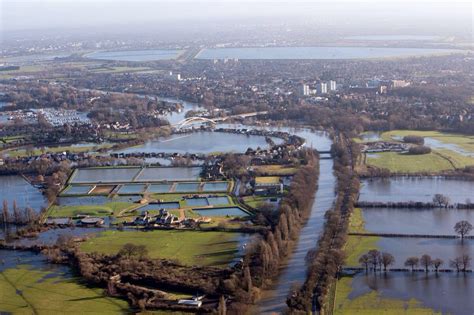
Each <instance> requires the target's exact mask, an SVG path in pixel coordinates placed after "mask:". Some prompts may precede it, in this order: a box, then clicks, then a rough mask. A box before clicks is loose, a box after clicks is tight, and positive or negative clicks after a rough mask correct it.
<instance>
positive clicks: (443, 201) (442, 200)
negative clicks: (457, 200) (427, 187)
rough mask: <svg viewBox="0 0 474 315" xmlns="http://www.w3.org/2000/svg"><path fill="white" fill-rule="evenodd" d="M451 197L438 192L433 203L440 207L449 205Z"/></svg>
mask: <svg viewBox="0 0 474 315" xmlns="http://www.w3.org/2000/svg"><path fill="white" fill-rule="evenodd" d="M449 202H450V200H449V197H448V196H445V195H443V194H436V195H434V197H433V203H435V204H436V205H438V207H447V206H448V205H449Z"/></svg>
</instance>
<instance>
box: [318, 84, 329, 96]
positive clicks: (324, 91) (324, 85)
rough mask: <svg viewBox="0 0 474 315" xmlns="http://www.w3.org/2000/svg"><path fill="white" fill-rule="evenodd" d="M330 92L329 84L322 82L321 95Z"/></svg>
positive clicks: (320, 86) (320, 85)
mask: <svg viewBox="0 0 474 315" xmlns="http://www.w3.org/2000/svg"><path fill="white" fill-rule="evenodd" d="M327 92H328V84H327V83H324V82H321V83H319V93H321V94H326V93H327Z"/></svg>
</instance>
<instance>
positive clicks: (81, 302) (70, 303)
mask: <svg viewBox="0 0 474 315" xmlns="http://www.w3.org/2000/svg"><path fill="white" fill-rule="evenodd" d="M102 292H103V289H96V288H89V287H86V286H84V285H81V284H80V283H79V282H77V280H75V279H65V278H63V277H61V276H58V275H56V274H53V273H51V272H47V271H43V270H37V269H35V270H33V269H30V268H29V267H28V266H18V267H17V268H11V269H6V270H4V271H3V272H1V273H0V311H1V312H7V313H12V314H88V313H90V314H125V313H128V309H129V307H128V303H127V302H126V301H123V300H119V299H114V298H109V297H105V296H103V294H102Z"/></svg>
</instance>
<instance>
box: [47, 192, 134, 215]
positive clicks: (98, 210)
mask: <svg viewBox="0 0 474 315" xmlns="http://www.w3.org/2000/svg"><path fill="white" fill-rule="evenodd" d="M77 198H80V197H77ZM134 207H137V204H133V203H129V202H109V203H105V204H102V205H87V206H51V208H50V209H49V212H48V216H50V217H75V216H77V215H79V214H87V215H92V216H109V215H118V214H119V213H120V212H122V211H123V210H126V209H128V208H130V209H133V208H134Z"/></svg>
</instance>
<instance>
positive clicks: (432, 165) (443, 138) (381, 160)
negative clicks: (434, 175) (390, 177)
mask: <svg viewBox="0 0 474 315" xmlns="http://www.w3.org/2000/svg"><path fill="white" fill-rule="evenodd" d="M407 135H416V136H420V137H429V138H433V139H435V140H437V141H440V142H442V143H445V144H447V145H456V146H458V147H459V148H460V149H462V150H465V151H467V152H472V153H474V136H466V135H461V134H453V133H442V132H438V131H416V130H392V131H388V132H384V133H382V134H381V136H380V137H381V139H382V140H385V141H396V139H397V138H399V137H404V136H407ZM359 140H360V139H359ZM371 156H372V157H367V161H366V162H367V164H368V165H372V166H376V167H378V168H386V169H389V170H390V171H391V172H399V173H416V172H439V171H444V170H452V169H456V168H464V167H465V166H468V165H474V158H473V157H469V156H466V155H463V154H461V153H459V152H456V151H454V150H450V149H449V148H439V149H436V150H433V151H432V153H430V154H424V155H410V154H405V153H396V152H384V153H377V154H371Z"/></svg>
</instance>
